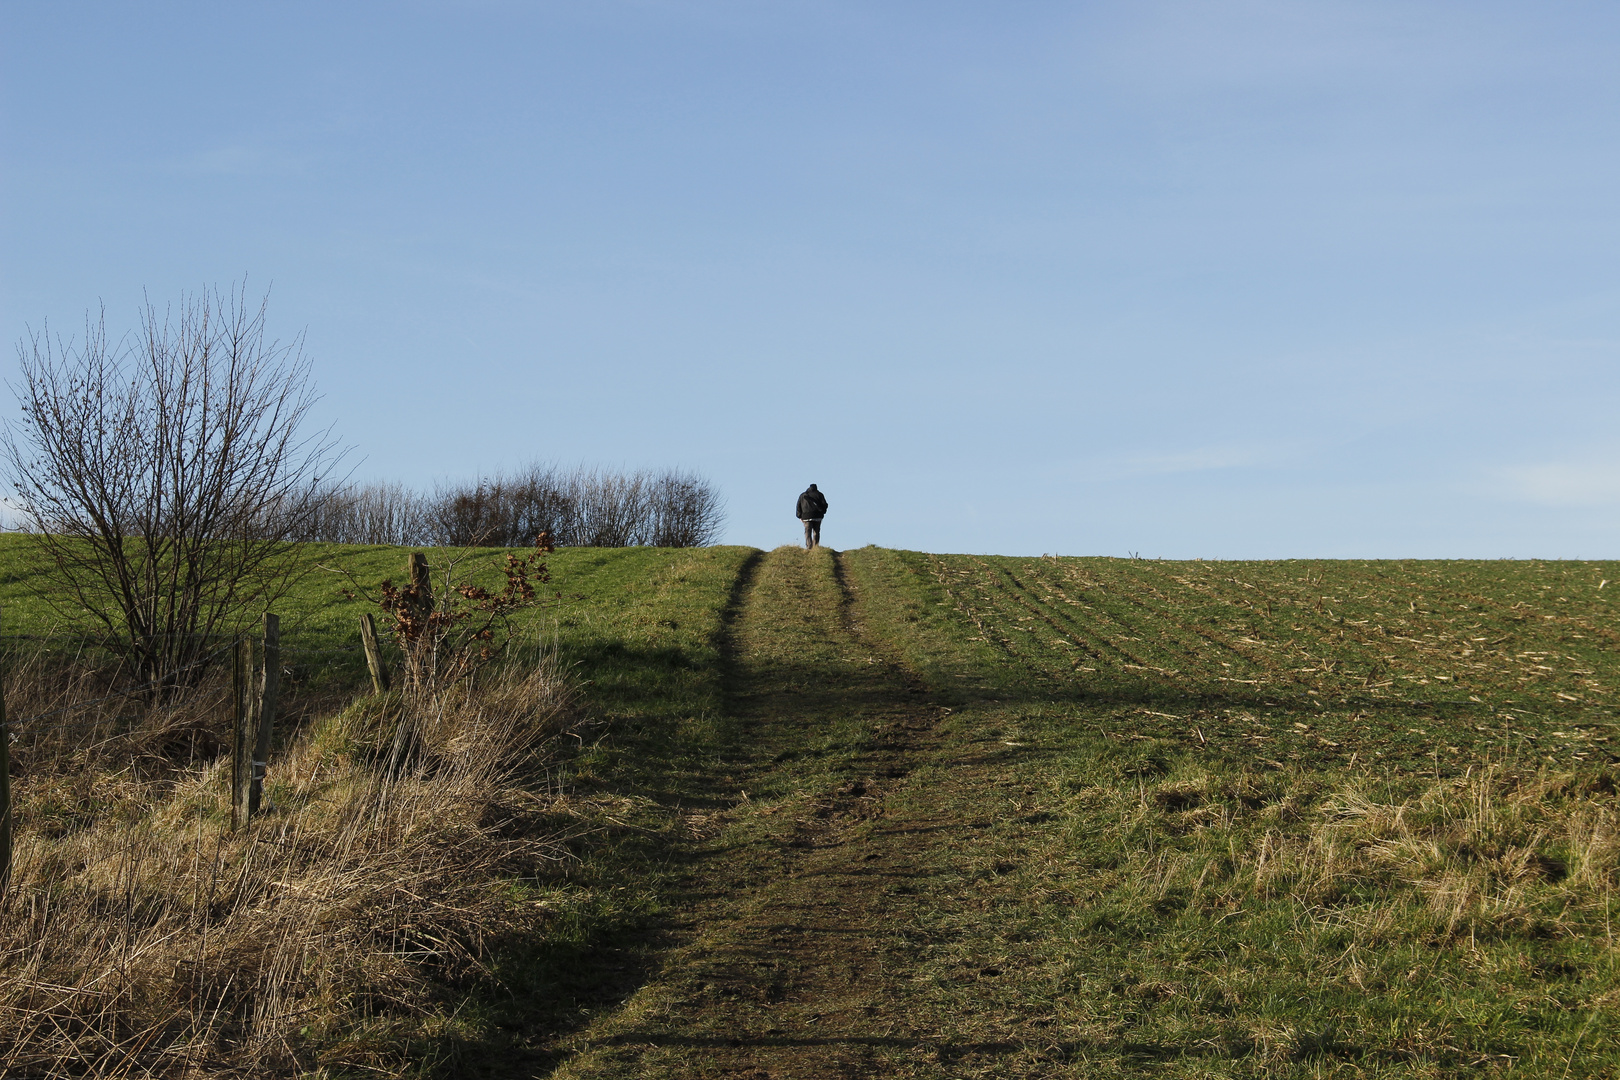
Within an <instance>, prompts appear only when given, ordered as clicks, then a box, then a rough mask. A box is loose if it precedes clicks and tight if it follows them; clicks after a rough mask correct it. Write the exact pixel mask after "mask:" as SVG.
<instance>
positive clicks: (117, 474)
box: [0, 290, 335, 688]
mask: <svg viewBox="0 0 1620 1080" xmlns="http://www.w3.org/2000/svg"><path fill="white" fill-rule="evenodd" d="M18 352H19V362H20V368H21V370H20V385H19V387H18V388H17V397H18V400H19V404H20V405H21V407H22V419H21V420H19V421H16V422H13V423H8V424H7V425H6V430H5V436H4V439H3V441H0V469H3V470H4V473H5V476H6V479H7V480H8V481H10V483H11V484H12V486H13V487H14V488H15V490H16V493H17V500H18V513H19V516H20V517H21V519H22V521H23V523H24V525H25V528H26V529H27V531H29V532H31V533H32V534H33V536H34V538H35V540H36V541H37V552H38V554H39V555H40V557H41V558H40V567H39V570H40V574H41V581H42V584H43V586H44V587H42V589H41V590H40V591H41V593H42V595H43V596H44V598H45V599H46V600H47V601H48V602H50V603H52V604H54V605H55V606H56V607H57V609H58V611H59V612H60V613H61V615H62V616H63V617H64V618H65V619H67V620H69V621H71V622H75V623H86V622H87V623H88V624H89V625H90V627H91V628H92V629H93V630H94V631H96V632H98V633H99V635H100V637H101V639H102V643H103V644H104V645H105V647H106V648H108V649H109V650H111V651H113V652H114V653H115V654H117V655H119V656H120V657H122V658H123V660H124V661H125V663H126V665H127V667H128V668H129V670H130V671H131V672H132V673H133V674H134V675H135V677H136V678H137V680H138V681H142V682H147V681H154V682H161V685H162V686H163V687H164V688H167V687H169V686H172V685H174V684H175V683H183V682H187V681H194V680H195V679H196V678H197V677H199V676H200V662H201V660H202V659H203V657H204V655H205V654H206V653H207V651H208V648H209V644H208V643H209V639H210V637H211V636H212V635H215V634H218V633H220V632H222V631H223V632H231V631H234V630H236V629H238V628H239V627H240V626H241V625H242V624H243V623H244V622H245V620H246V619H247V618H248V617H250V616H256V615H257V614H258V613H259V612H260V611H263V610H264V609H265V608H266V607H267V606H268V605H269V604H270V603H271V602H272V601H273V600H274V599H275V598H276V597H278V596H279V595H281V594H282V593H283V592H284V591H285V589H286V587H287V585H288V582H289V578H290V575H291V574H292V573H293V571H294V569H295V567H296V566H297V561H296V560H297V552H296V551H295V550H293V549H292V548H291V547H289V545H287V544H286V543H285V541H286V540H288V539H292V538H295V537H297V536H300V535H302V534H303V533H304V532H306V531H307V523H308V521H309V519H310V517H311V515H312V513H313V512H314V499H313V496H314V494H315V493H316V492H317V491H318V490H319V487H320V484H321V479H322V475H323V473H324V472H325V470H326V469H327V467H328V466H329V465H330V464H331V463H332V462H333V460H334V456H335V455H334V452H333V451H334V446H333V443H332V442H331V441H330V439H329V438H328V437H327V435H326V434H325V433H321V434H317V435H315V436H306V435H304V434H303V433H302V432H301V428H302V426H303V422H304V420H305V419H306V417H307V415H308V412H309V409H310V407H311V406H312V405H313V403H314V401H315V396H314V391H313V389H312V386H311V383H310V378H309V362H308V360H307V359H305V357H304V355H303V351H302V341H301V339H295V340H294V341H292V342H291V343H288V344H282V343H280V342H277V341H274V340H270V339H267V338H266V332H265V301H261V302H260V303H259V304H258V305H257V306H256V307H255V306H251V305H250V304H249V303H248V301H247V297H246V295H245V292H244V291H242V290H235V291H232V292H228V293H224V294H221V293H219V292H217V291H215V292H206V291H205V292H203V293H201V294H198V295H193V296H183V297H182V298H181V300H180V303H179V305H178V308H177V309H174V310H165V311H163V312H161V313H160V312H159V311H158V310H157V309H156V308H155V307H153V306H152V305H151V304H150V303H148V304H147V305H146V306H145V307H144V309H143V310H142V314H141V327H140V331H139V332H138V333H137V334H134V335H132V336H130V337H125V338H121V339H119V340H117V341H113V340H110V339H109V338H108V336H107V331H106V327H105V319H104V317H103V318H102V319H98V320H97V321H95V322H91V321H90V319H89V318H88V317H87V318H86V320H85V336H84V340H83V341H82V342H81V343H79V344H77V345H75V344H73V343H71V342H69V343H66V344H64V343H63V342H61V341H60V340H57V341H55V342H53V341H52V339H51V338H50V336H49V333H48V331H47V333H45V334H41V335H36V336H34V337H32V338H31V339H30V340H29V341H27V342H24V343H23V344H21V345H20V346H19V349H18Z"/></svg>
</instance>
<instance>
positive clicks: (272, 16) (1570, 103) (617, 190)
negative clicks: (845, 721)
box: [0, 0, 1620, 558]
mask: <svg viewBox="0 0 1620 1080" xmlns="http://www.w3.org/2000/svg"><path fill="white" fill-rule="evenodd" d="M1617 55H1620V8H1615V7H1614V6H1613V5H1607V4H1596V3H1592V4H1581V3H1568V4H1565V3H1549V4H1523V3H1489V2H1477V0H1476V2H1468V3H1424V2H1410V0H1408V2H1399V3H1379V2H1366V0H1357V2H1346V3H1333V2H1326V3H1258V2H1257V3H1221V2H1210V3H1193V2H1183V3H1156V2H1152V0H1133V2H1129V3H1094V4H1084V3H1067V4H1057V3H1040V2H1029V3H1018V4H988V3H983V4H965V3H948V2H937V0H936V2H930V3H906V2H886V3H867V4H852V3H840V2H837V0H817V2H815V3H808V2H806V3H796V2H791V0H787V2H772V3H746V4H745V3H718V2H701V0H691V2H642V3H617V2H613V0H600V2H593V3H590V4H578V3H555V4H552V3H496V2H483V3H473V2H468V3H427V2H418V3H409V2H398V3H386V4H384V3H365V2H345V3H342V4H330V3H320V4H314V3H308V4H305V3H293V2H278V3H274V4H270V3H234V4H212V3H210V4H203V3H183V4H176V3H161V2H154V0H148V2H146V3H142V4H138V5H135V4H123V3H104V4H91V3H74V2H62V0H52V2H49V3H45V2H27V0H12V2H9V3H7V4H6V5H5V7H4V8H3V10H0V337H3V338H4V339H5V341H6V342H7V343H10V342H15V341H17V340H18V339H20V338H22V337H23V336H24V335H25V334H26V333H27V332H28V328H30V327H32V328H35V329H38V328H40V327H41V326H42V324H43V323H44V322H45V321H46V320H47V319H48V320H49V321H50V324H51V326H52V327H53V329H55V330H66V331H71V330H72V329H74V328H75V327H76V326H77V325H79V324H81V323H82V320H83V316H84V312H85V310H86V309H87V308H91V307H95V306H96V305H98V304H99V303H103V302H104V303H105V304H106V308H107V313H108V320H109V323H110V324H111V325H113V326H117V327H124V326H129V325H133V324H134V322H135V319H136V309H137V307H138V305H139V303H140V301H141V297H142V294H143V290H144V291H145V293H146V294H148V295H150V296H151V297H152V298H153V299H155V300H158V301H163V300H166V299H169V298H173V297H175V296H177V295H178V294H179V293H180V292H181V291H183V290H194V289H196V288H198V287H200V286H203V285H210V284H214V283H220V284H228V283H230V282H231V281H233V280H239V279H241V278H242V277H244V276H246V278H247V280H248V286H249V289H250V291H258V290H260V289H263V288H266V287H273V290H272V294H271V322H272V324H273V327H274V328H275V329H276V330H277V331H278V332H279V333H280V334H282V335H283V336H291V335H294V334H296V333H298V332H300V331H303V332H305V333H306V334H307V351H308V353H309V355H310V356H311V357H312V358H313V361H314V365H315V373H316V378H317V381H318V383H319V386H320V389H321V392H322V393H323V395H324V398H323V400H322V403H321V405H320V413H321V419H322V421H323V422H331V423H334V424H335V425H336V427H337V430H338V433H339V434H340V435H341V437H342V438H343V440H344V441H345V442H346V443H348V444H351V445H353V446H354V447H355V452H354V456H353V460H354V461H355V462H356V472H355V475H356V477H357V478H360V479H391V480H403V481H405V482H407V483H411V484H415V485H419V486H424V487H425V486H430V485H431V484H432V483H433V482H434V481H435V480H436V479H440V478H451V477H460V476H470V475H475V474H477V473H479V472H487V471H490V470H494V469H497V468H500V467H502V466H514V465H518V464H521V463H523V462H525V461H528V460H532V459H540V460H548V461H561V462H564V463H574V462H584V463H588V464H601V465H610V466H611V465H624V466H627V467H641V466H651V467H662V466H666V465H673V466H682V467H687V468H691V469H695V470H697V471H699V472H701V473H703V474H705V475H707V476H708V477H710V478H711V479H712V480H714V481H715V482H716V483H717V484H718V486H719V487H720V488H721V489H722V490H723V492H724V494H725V496H726V499H727V502H728V505H729V511H730V523H729V526H728V529H727V537H726V538H727V540H729V541H731V542H735V543H746V544H754V545H758V546H762V547H770V546H774V545H775V544H778V543H783V542H790V541H792V540H794V539H795V534H796V526H795V522H794V521H793V519H792V514H791V505H792V502H793V499H794V497H795V496H796V494H797V493H798V491H799V490H800V489H802V488H803V487H804V485H805V484H806V483H807V482H810V481H815V482H817V483H819V484H820V485H821V486H822V488H823V489H824V490H825V491H826V492H827V494H828V497H829V499H830V501H831V504H832V508H831V510H830V512H829V515H828V519H827V524H826V532H825V540H826V541H827V543H829V544H830V545H832V546H834V547H855V546H859V545H862V544H867V543H877V544H883V545H888V546H897V547H908V548H921V549H926V550H934V551H981V552H996V553H1007V554H1039V553H1042V552H1055V553H1062V554H1110V555H1124V554H1127V553H1131V552H1138V553H1140V554H1142V555H1145V556H1165V557H1195V556H1196V557H1206V558H1239V557H1266V558H1270V557H1287V556H1424V557H1440V556H1478V557H1496V556H1546V557H1587V558H1598V557H1607V558H1613V557H1616V556H1620V431H1617V430H1616V423H1615V418H1616V416H1620V199H1617V198H1616V192H1617V191H1620V64H1616V63H1615V59H1614V58H1615V57H1616V56H1617ZM7 366H8V367H9V366H10V362H9V361H8V362H7ZM0 412H4V413H5V414H6V415H11V414H14V412H15V409H14V405H13V403H12V402H11V401H10V399H9V395H0Z"/></svg>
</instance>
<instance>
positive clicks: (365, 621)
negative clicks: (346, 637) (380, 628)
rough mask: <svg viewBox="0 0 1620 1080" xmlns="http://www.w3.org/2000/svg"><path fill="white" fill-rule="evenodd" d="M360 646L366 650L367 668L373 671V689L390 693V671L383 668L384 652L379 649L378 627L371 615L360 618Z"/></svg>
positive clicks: (380, 692) (379, 692)
mask: <svg viewBox="0 0 1620 1080" xmlns="http://www.w3.org/2000/svg"><path fill="white" fill-rule="evenodd" d="M360 644H361V645H363V646H364V647H365V650H366V667H367V668H369V669H371V689H372V690H373V691H374V692H376V693H378V694H386V693H388V669H387V668H385V667H383V659H382V650H381V649H379V648H377V625H376V624H375V623H373V622H372V621H371V616H370V615H362V616H360Z"/></svg>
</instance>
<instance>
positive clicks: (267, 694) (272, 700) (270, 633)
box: [248, 612, 281, 817]
mask: <svg viewBox="0 0 1620 1080" xmlns="http://www.w3.org/2000/svg"><path fill="white" fill-rule="evenodd" d="M257 689H258V691H259V694H258V702H257V704H256V706H255V711H256V712H257V713H258V731H257V732H256V734H255V737H254V740H253V777H252V782H251V785H250V786H249V788H248V816H249V817H252V816H253V815H254V814H257V813H258V812H259V805H260V803H262V802H263V801H264V771H265V768H266V767H267V766H268V764H269V762H270V736H271V734H272V732H273V729H274V728H275V723H276V698H277V696H278V695H279V694H280V692H281V617H280V616H279V615H271V614H270V613H269V612H265V615H264V681H263V682H261V683H259V684H258V687H257ZM251 693H252V688H251V687H250V689H249V694H250V695H251Z"/></svg>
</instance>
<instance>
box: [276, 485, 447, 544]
mask: <svg viewBox="0 0 1620 1080" xmlns="http://www.w3.org/2000/svg"><path fill="white" fill-rule="evenodd" d="M429 512H430V506H429V502H428V500H427V499H426V498H424V497H423V496H422V495H420V494H418V493H417V492H414V491H412V490H411V489H410V488H407V487H406V486H405V485H403V484H386V483H374V484H344V485H340V486H332V487H324V488H322V489H321V490H320V491H319V492H317V493H316V496H315V498H314V500H313V507H312V512H311V514H310V515H309V520H308V523H307V525H306V526H305V528H304V530H303V532H302V534H301V535H300V536H299V537H298V539H300V540H320V541H325V542H327V543H332V544H393V545H396V546H400V547H412V546H417V545H423V544H428V543H431V542H432V537H433V535H434V532H433V524H432V521H431V518H430V516H429Z"/></svg>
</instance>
